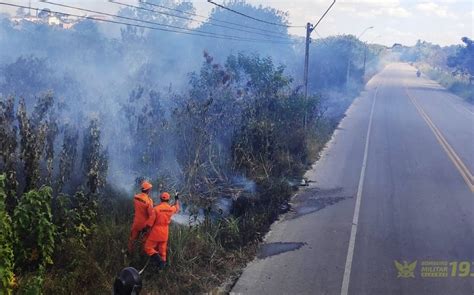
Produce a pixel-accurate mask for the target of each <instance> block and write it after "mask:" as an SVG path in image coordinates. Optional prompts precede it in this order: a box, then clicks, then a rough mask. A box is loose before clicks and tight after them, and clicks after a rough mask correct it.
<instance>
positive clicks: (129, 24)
mask: <svg viewBox="0 0 474 295" xmlns="http://www.w3.org/2000/svg"><path fill="white" fill-rule="evenodd" d="M0 5H4V6H10V7H17V8H25V9H33V10H35V11H37V12H39V11H41V10H42V9H41V8H37V7H29V6H24V5H18V4H12V3H6V2H0ZM50 12H52V13H56V14H60V15H65V16H72V17H77V18H81V19H89V20H95V21H99V22H106V23H112V24H119V25H127V26H132V27H138V28H144V29H150V30H156V31H163V32H170V33H178V34H185V35H192V36H201V37H208V38H214V39H224V40H231V41H246V42H257V41H261V42H266V43H268V42H269V41H266V40H257V41H255V40H248V39H244V38H232V37H219V36H214V35H212V34H200V33H191V32H185V31H177V30H171V29H164V28H157V27H151V26H146V25H139V24H131V23H127V22H122V21H116V20H108V19H101V18H96V17H91V16H84V15H78V14H73V13H66V12H61V11H55V10H50ZM276 44H293V43H276Z"/></svg>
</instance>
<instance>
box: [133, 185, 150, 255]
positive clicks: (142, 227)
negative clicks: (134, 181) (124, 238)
mask: <svg viewBox="0 0 474 295" xmlns="http://www.w3.org/2000/svg"><path fill="white" fill-rule="evenodd" d="M152 187H153V186H152V185H151V183H150V182H148V181H146V180H145V181H143V182H142V184H141V191H142V192H141V193H140V194H137V195H135V197H134V198H133V205H134V207H135V215H134V217H133V224H132V230H131V232H130V239H129V240H128V251H129V253H132V252H133V248H134V244H135V242H136V240H137V239H138V236H139V235H140V233H141V232H143V233H145V235H146V232H147V230H148V229H150V228H151V226H152V225H153V222H154V220H155V211H154V210H153V200H152V199H151V197H150V192H151V188H152ZM145 238H146V237H145Z"/></svg>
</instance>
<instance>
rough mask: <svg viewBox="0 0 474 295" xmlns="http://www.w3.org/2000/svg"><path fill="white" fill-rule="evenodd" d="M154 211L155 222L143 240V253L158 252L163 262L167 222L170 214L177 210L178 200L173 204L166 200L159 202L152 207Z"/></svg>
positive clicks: (149, 254)
mask: <svg viewBox="0 0 474 295" xmlns="http://www.w3.org/2000/svg"><path fill="white" fill-rule="evenodd" d="M154 211H155V222H154V225H153V227H152V228H151V231H150V234H149V236H148V238H147V240H146V242H145V253H146V254H147V255H148V256H152V255H154V254H156V253H158V255H160V258H161V260H162V261H163V262H165V261H166V248H167V246H168V245H167V244H168V233H169V224H170V223H171V216H173V215H174V214H175V213H177V212H178V211H179V202H176V203H175V204H174V205H173V206H171V205H170V204H168V202H161V203H160V204H159V205H158V206H156V207H155V208H154Z"/></svg>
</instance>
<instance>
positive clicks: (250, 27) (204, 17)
mask: <svg viewBox="0 0 474 295" xmlns="http://www.w3.org/2000/svg"><path fill="white" fill-rule="evenodd" d="M109 1H111V2H114V1H113V0H109ZM139 2H140V3H143V4H146V5H149V6H154V7H158V8H162V9H166V10H171V11H176V12H180V13H183V14H187V15H191V16H197V17H200V18H203V19H205V20H211V21H215V22H218V23H223V24H229V25H233V26H237V27H242V28H247V29H252V30H256V31H262V32H266V33H271V34H275V35H280V36H287V34H285V33H280V32H277V31H272V30H265V29H261V28H255V27H252V26H247V25H243V24H239V23H234V22H229V21H225V20H221V19H217V18H214V17H210V16H204V15H200V14H197V13H193V12H188V11H184V10H180V9H176V8H171V7H167V6H164V5H159V4H154V3H149V2H146V1H144V0H139Z"/></svg>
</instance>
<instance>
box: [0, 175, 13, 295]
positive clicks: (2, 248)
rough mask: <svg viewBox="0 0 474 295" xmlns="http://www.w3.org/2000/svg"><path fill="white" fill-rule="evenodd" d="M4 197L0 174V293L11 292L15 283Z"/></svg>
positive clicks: (3, 180)
mask: <svg viewBox="0 0 474 295" xmlns="http://www.w3.org/2000/svg"><path fill="white" fill-rule="evenodd" d="M6 198H7V196H6V194H5V175H0V294H4V293H3V292H5V294H11V293H12V291H13V287H14V285H15V275H14V273H13V268H14V256H13V242H14V241H13V231H12V221H11V218H10V216H9V215H8V213H7V211H6V208H5V200H6ZM1 290H4V291H1Z"/></svg>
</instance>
